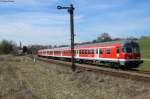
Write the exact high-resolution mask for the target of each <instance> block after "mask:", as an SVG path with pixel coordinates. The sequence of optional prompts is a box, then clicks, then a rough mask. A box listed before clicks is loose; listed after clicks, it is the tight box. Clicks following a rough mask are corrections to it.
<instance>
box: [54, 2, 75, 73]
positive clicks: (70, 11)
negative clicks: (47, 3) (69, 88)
mask: <svg viewBox="0 0 150 99" xmlns="http://www.w3.org/2000/svg"><path fill="white" fill-rule="evenodd" d="M57 9H67V10H68V12H69V14H70V32H71V56H72V57H71V62H72V71H75V70H76V66H75V58H74V55H75V51H74V9H75V8H74V7H73V5H72V4H71V5H70V7H62V6H57Z"/></svg>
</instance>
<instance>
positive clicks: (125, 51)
mask: <svg viewBox="0 0 150 99" xmlns="http://www.w3.org/2000/svg"><path fill="white" fill-rule="evenodd" d="M122 52H124V53H132V48H130V47H127V48H122Z"/></svg>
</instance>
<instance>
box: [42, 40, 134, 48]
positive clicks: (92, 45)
mask: <svg viewBox="0 0 150 99" xmlns="http://www.w3.org/2000/svg"><path fill="white" fill-rule="evenodd" d="M129 43H136V41H135V40H118V41H109V42H101V43H91V44H81V45H75V49H76V48H87V47H95V46H109V45H114V44H115V45H122V46H123V45H126V44H129ZM63 49H66V50H67V49H70V46H68V47H59V48H52V49H43V50H63Z"/></svg>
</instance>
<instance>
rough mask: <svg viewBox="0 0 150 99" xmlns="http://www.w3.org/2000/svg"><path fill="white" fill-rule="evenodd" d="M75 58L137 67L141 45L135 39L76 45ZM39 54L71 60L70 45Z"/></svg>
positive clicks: (114, 65) (44, 50)
mask: <svg viewBox="0 0 150 99" xmlns="http://www.w3.org/2000/svg"><path fill="white" fill-rule="evenodd" d="M74 53H75V59H76V61H80V62H96V63H102V64H110V66H112V67H126V68H137V67H139V65H140V64H141V63H143V61H142V60H141V55H140V47H139V44H138V43H137V42H135V41H128V40H123V41H112V42H105V43H94V44H86V45H77V46H75V52H74ZM38 56H41V57H49V58H55V59H63V60H71V49H70V48H69V47H62V48H53V49H41V50H38Z"/></svg>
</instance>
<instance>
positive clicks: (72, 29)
mask: <svg viewBox="0 0 150 99" xmlns="http://www.w3.org/2000/svg"><path fill="white" fill-rule="evenodd" d="M68 12H69V13H70V32H71V54H72V59H71V62H72V71H75V70H76V66H75V58H74V55H75V50H74V7H73V5H72V4H71V5H70V9H68Z"/></svg>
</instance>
